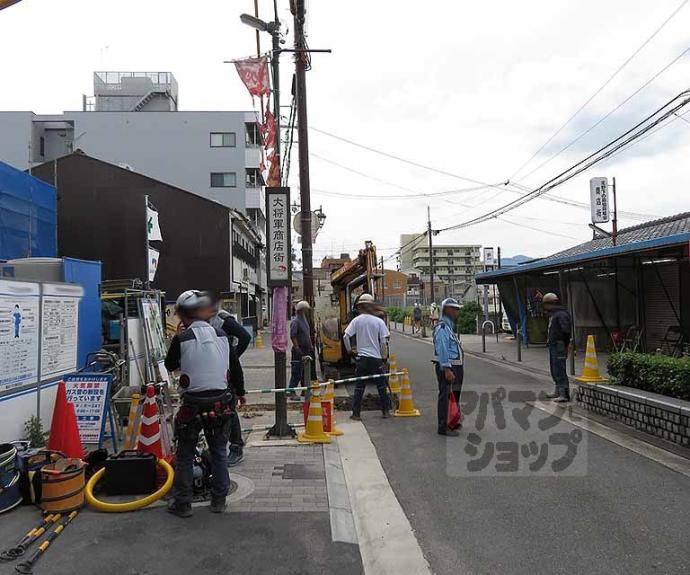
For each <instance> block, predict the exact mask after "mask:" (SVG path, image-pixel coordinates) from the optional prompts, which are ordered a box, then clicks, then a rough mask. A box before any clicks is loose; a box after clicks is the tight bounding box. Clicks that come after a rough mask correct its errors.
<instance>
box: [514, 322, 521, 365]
mask: <svg viewBox="0 0 690 575" xmlns="http://www.w3.org/2000/svg"><path fill="white" fill-rule="evenodd" d="M515 341H517V360H518V361H522V330H521V329H518V330H517V334H516V336H515Z"/></svg>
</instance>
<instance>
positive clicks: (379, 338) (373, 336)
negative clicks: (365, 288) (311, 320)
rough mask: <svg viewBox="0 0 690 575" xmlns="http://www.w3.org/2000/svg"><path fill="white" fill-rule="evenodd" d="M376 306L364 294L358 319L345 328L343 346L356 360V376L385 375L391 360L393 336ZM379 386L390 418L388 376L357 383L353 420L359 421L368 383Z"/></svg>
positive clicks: (358, 303) (359, 301) (369, 296)
mask: <svg viewBox="0 0 690 575" xmlns="http://www.w3.org/2000/svg"><path fill="white" fill-rule="evenodd" d="M377 309H378V308H377V306H376V303H375V302H374V298H373V296H372V295H371V294H368V293H365V294H362V295H361V296H360V297H359V299H358V300H357V311H358V312H359V315H357V317H355V318H354V319H353V320H352V321H351V322H350V323H349V324H348V326H347V328H346V329H345V334H344V335H343V343H344V344H345V349H346V350H347V352H348V353H349V354H350V355H352V356H354V357H355V376H356V377H362V378H366V377H367V376H372V375H380V374H383V373H385V370H384V367H385V362H384V360H385V359H386V358H387V357H388V340H389V338H390V336H391V334H390V332H389V331H388V328H387V327H386V324H385V322H384V321H383V320H382V319H381V318H380V317H377V315H376V313H377ZM353 337H354V338H355V341H356V349H357V351H356V352H355V350H354V349H353V347H352V340H351V338H353ZM370 381H371V382H373V383H376V389H377V390H378V392H379V399H380V401H381V412H382V414H383V417H384V418H388V417H390V400H389V398H388V382H387V378H386V377H377V378H371V380H369V379H362V380H358V381H357V382H356V383H355V393H354V396H353V398H352V415H351V416H350V419H354V420H355V421H360V420H361V417H360V414H361V410H362V399H363V397H364V389H365V388H366V386H367V383H369V382H370Z"/></svg>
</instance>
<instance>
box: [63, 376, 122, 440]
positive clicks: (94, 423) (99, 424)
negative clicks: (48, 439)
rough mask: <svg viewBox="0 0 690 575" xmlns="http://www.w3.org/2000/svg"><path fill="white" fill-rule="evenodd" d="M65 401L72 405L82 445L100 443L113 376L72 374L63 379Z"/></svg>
mask: <svg viewBox="0 0 690 575" xmlns="http://www.w3.org/2000/svg"><path fill="white" fill-rule="evenodd" d="M64 381H65V390H66V391H67V400H68V401H71V402H72V403H73V404H74V411H75V412H76V414H77V424H78V426H79V439H80V440H81V442H82V443H98V444H100V443H101V440H102V438H103V431H104V429H105V419H106V415H107V405H108V398H109V397H110V386H111V385H112V382H113V376H112V375H110V374H108V373H72V374H68V375H66V376H65V378H64Z"/></svg>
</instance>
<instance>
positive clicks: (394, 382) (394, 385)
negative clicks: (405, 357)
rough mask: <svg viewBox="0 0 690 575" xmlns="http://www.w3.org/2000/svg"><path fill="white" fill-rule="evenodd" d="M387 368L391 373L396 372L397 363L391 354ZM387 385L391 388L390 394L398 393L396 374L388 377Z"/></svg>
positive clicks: (398, 382)
mask: <svg viewBox="0 0 690 575" xmlns="http://www.w3.org/2000/svg"><path fill="white" fill-rule="evenodd" d="M388 368H389V370H390V371H393V372H395V371H398V361H397V359H396V357H395V356H394V355H393V354H391V355H390V357H389V358H388ZM388 385H389V386H390V388H391V393H395V394H398V393H400V378H399V377H398V374H397V373H396V374H394V375H391V376H389V377H388Z"/></svg>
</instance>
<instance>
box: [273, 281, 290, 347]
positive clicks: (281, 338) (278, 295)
mask: <svg viewBox="0 0 690 575" xmlns="http://www.w3.org/2000/svg"><path fill="white" fill-rule="evenodd" d="M287 314H288V288H287V287H277V288H274V289H273V316H272V317H271V347H272V348H273V351H275V352H276V353H285V352H286V351H287V348H288V321H287Z"/></svg>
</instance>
